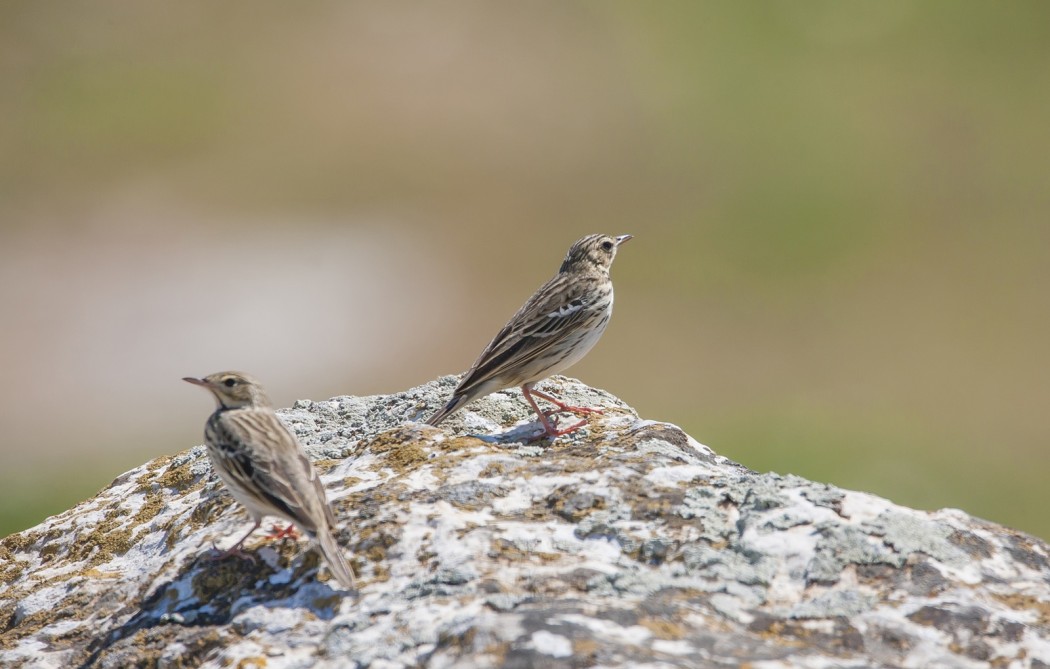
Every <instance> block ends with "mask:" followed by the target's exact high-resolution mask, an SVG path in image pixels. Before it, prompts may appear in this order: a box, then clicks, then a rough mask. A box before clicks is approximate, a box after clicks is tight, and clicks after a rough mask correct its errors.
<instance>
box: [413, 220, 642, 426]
mask: <svg viewBox="0 0 1050 669" xmlns="http://www.w3.org/2000/svg"><path fill="white" fill-rule="evenodd" d="M632 238H633V236H632V235H620V236H618V237H611V236H609V235H602V234H594V235H587V236H586V237H583V238H582V239H579V240H577V241H576V242H575V243H574V244H573V245H572V246H571V247H570V248H569V252H568V253H567V254H566V256H565V260H564V261H562V264H561V267H560V268H559V269H558V273H557V274H555V275H554V277H553V278H551V280H550V281H548V282H547V283H545V284H543V285H542V286H541V287H540V288H539V290H537V291H536V292H535V293H534V294H533V296H532V297H530V298H529V299H528V301H526V302H525V304H524V305H522V307H521V308H520V309H518V311H517V313H515V314H514V316H513V317H511V319H510V321H509V322H508V323H507V324H506V325H504V326H503V329H502V330H500V331H499V333H498V334H497V335H496V336H495V337H494V338H493V339H492V341H491V342H490V343H489V345H488V346H487V347H485V350H484V351H482V353H481V355H480V356H478V359H477V360H476V361H475V362H474V364H473V365H472V366H471V367H470V369H469V370H468V371H467V373H466V374H464V375H463V378H462V379H461V380H460V382H459V385H458V386H457V387H456V389H455V391H453V393H452V398H451V399H449V401H448V402H447V403H446V404H445V405H444V406H443V407H442V408H441V409H439V410H438V411H437V412H436V413H435V414H434V415H433V416H431V417H430V418H428V419H427V421H426V422H427V423H429V424H430V425H434V426H436V425H438V424H439V423H441V421H443V420H445V419H446V418H448V417H449V416H451V415H452V414H453V413H455V412H456V411H459V410H460V409H462V408H463V407H464V406H466V405H467V404H469V403H470V402H472V401H474V400H476V399H478V398H479V397H484V396H485V395H488V394H489V393H493V392H496V391H497V390H503V389H505V388H511V387H514V386H520V387H521V392H522V394H523V395H524V396H525V399H526V400H527V401H528V403H529V405H531V407H532V410H533V411H535V412H536V415H537V416H539V419H540V422H541V423H542V424H543V429H544V433H545V435H546V436H548V437H551V438H554V437H559V436H561V435H564V434H568V433H570V432H573V431H575V430H578V429H579V428H581V427H583V426H584V425H585V424H586V423H587V421H586V419H585V420H582V421H580V422H579V423H577V424H575V425H572V426H569V427H567V428H563V429H559V428H558V425H557V418H556V417H555V420H553V421H552V420H549V419H548V417H549V416H551V415H552V414H555V413H558V412H567V413H573V414H577V415H580V414H590V413H598V414H600V413H601V411H600V410H598V409H591V408H588V407H577V406H570V405H568V404H565V403H563V402H561V401H560V400H558V399H556V398H554V397H552V396H550V395H548V394H547V393H543V392H540V391H539V390H536V389H535V385H536V383H538V382H539V381H542V380H543V379H545V378H547V377H548V376H550V375H552V374H557V373H558V372H561V371H563V370H565V369H568V368H569V367H570V366H572V365H573V364H575V363H577V362H579V361H580V360H581V359H582V358H583V356H585V355H586V354H587V352H588V351H590V350H591V348H593V347H594V345H595V344H596V343H597V342H598V339H599V338H600V337H601V336H602V333H603V332H604V331H605V328H606V326H607V325H608V324H609V318H610V317H611V316H612V308H613V286H612V280H611V279H610V278H609V268H610V267H611V266H612V262H613V259H615V258H616V251H617V249H619V247H620V245H621V244H623V243H624V242H626V241H627V240H629V239H632ZM534 396H535V397H539V398H541V399H544V400H546V401H548V402H550V403H551V404H554V405H555V406H556V407H557V411H541V410H540V407H539V405H538V404H537V403H536V400H535V399H534Z"/></svg>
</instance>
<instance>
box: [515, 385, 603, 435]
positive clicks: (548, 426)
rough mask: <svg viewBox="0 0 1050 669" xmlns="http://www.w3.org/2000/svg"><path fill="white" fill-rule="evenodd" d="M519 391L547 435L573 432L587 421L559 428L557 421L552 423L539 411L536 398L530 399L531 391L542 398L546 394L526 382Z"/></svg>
mask: <svg viewBox="0 0 1050 669" xmlns="http://www.w3.org/2000/svg"><path fill="white" fill-rule="evenodd" d="M521 393H522V394H523V395H524V396H525V399H526V400H528V401H529V404H530V405H532V410H533V411H535V412H536V415H537V416H539V418H540V422H541V423H543V429H544V431H545V432H546V433H547V436H549V437H560V436H562V435H563V434H569V433H570V432H575V431H576V430H578V429H580V428H581V427H583V426H584V425H586V424H587V421H585V420H581V421H580V422H579V423H576V424H575V425H572V426H570V427H567V428H565V429H564V430H559V429H558V426H557V423H556V422H555V423H553V424H552V423H551V421H550V420H548V419H547V415H546V414H545V413H543V412H542V411H540V407H539V405H538V404H536V400H534V399H532V395H533V393H535V394H536V395H539V396H540V397H543V398H544V399H546V396H545V395H544V394H543V393H540V392H538V391H535V390H532V389H531V388H530V387H529V385H528V384H525V385H524V386H522V387H521ZM557 404H560V402H557ZM599 413H600V412H599Z"/></svg>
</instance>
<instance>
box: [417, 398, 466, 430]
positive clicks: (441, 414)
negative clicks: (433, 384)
mask: <svg viewBox="0 0 1050 669" xmlns="http://www.w3.org/2000/svg"><path fill="white" fill-rule="evenodd" d="M470 400H471V398H470V396H468V395H453V396H452V399H450V400H449V401H448V402H446V403H445V406H443V407H441V408H440V409H438V411H437V413H435V414H434V415H433V416H431V417H430V418H428V419H427V421H426V422H427V424H428V425H434V426H435V427H436V426H437V424H438V423H440V422H441V421H443V420H445V419H446V418H448V417H449V416H451V415H452V414H454V413H456V412H457V411H459V410H460V409H462V408H463V406H464V405H465V404H466V403H467V402H469V401H470Z"/></svg>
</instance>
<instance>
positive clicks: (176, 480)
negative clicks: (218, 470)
mask: <svg viewBox="0 0 1050 669" xmlns="http://www.w3.org/2000/svg"><path fill="white" fill-rule="evenodd" d="M193 478H194V477H193V471H192V470H191V469H190V463H189V462H184V463H182V464H181V465H179V466H178V467H171V466H169V467H168V470H167V471H166V472H164V473H163V474H161V475H160V476H158V477H157V483H159V484H160V485H162V486H164V487H165V488H172V489H174V490H185V489H186V488H187V487H189V485H190V483H192V482H193Z"/></svg>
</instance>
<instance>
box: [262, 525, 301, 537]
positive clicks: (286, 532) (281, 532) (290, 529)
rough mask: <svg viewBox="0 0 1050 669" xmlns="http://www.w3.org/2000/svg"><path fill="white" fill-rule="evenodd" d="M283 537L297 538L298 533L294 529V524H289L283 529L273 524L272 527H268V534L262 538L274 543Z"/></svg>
mask: <svg viewBox="0 0 1050 669" xmlns="http://www.w3.org/2000/svg"><path fill="white" fill-rule="evenodd" d="M285 537H288V538H291V539H298V538H299V531H298V530H297V529H295V525H294V524H292V523H289V524H288V526H287V527H284V528H282V527H281V526H280V525H277V524H275V525H273V526H272V527H270V533H269V534H267V535H266V536H265V537H263V538H264V539H267V540H270V541H275V540H277V539H284V538H285Z"/></svg>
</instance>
